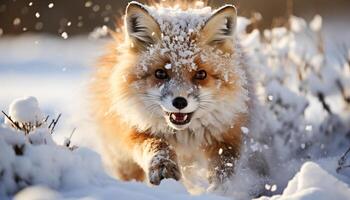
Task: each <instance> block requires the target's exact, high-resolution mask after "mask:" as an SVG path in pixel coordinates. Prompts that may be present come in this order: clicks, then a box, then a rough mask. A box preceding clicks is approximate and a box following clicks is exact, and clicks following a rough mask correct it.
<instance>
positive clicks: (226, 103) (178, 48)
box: [109, 2, 248, 134]
mask: <svg viewBox="0 0 350 200" xmlns="http://www.w3.org/2000/svg"><path fill="white" fill-rule="evenodd" d="M235 23H236V9H235V7H234V6H231V5H226V6H224V7H222V8H220V9H218V10H214V11H213V10H211V8H210V7H203V8H189V9H186V10H182V9H180V8H176V7H166V8H165V7H151V6H145V5H142V4H139V3H137V2H132V3H130V4H129V5H128V7H127V9H126V15H125V27H124V33H125V39H124V43H123V45H121V44H120V45H118V48H117V52H118V62H117V64H116V66H115V69H114V71H113V73H112V75H111V79H110V80H109V81H110V83H111V85H112V87H111V94H112V95H113V102H112V104H113V108H112V110H113V111H116V112H117V113H118V114H119V115H120V116H122V118H123V119H124V120H125V121H126V122H128V123H129V124H130V125H132V126H135V127H136V128H138V129H139V130H142V131H150V132H151V133H157V134H160V133H171V132H172V131H169V130H175V131H176V130H178V131H179V130H186V129H187V130H190V131H193V132H201V131H202V132H204V131H211V132H212V133H215V132H222V131H224V130H225V129H226V128H229V127H230V126H232V122H233V121H234V120H235V117H236V116H237V114H238V113H244V112H246V110H247V105H246V101H247V98H248V97H247V96H248V95H247V89H246V74H245V70H244V69H243V67H242V66H241V58H240V53H239V49H238V48H237V45H236V44H235V39H234V38H235V37H234V32H235Z"/></svg>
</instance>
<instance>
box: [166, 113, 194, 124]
mask: <svg viewBox="0 0 350 200" xmlns="http://www.w3.org/2000/svg"><path fill="white" fill-rule="evenodd" d="M192 114H193V113H171V112H167V115H168V116H169V119H170V122H171V123H173V124H175V125H185V124H187V123H189V122H190V121H191V117H192Z"/></svg>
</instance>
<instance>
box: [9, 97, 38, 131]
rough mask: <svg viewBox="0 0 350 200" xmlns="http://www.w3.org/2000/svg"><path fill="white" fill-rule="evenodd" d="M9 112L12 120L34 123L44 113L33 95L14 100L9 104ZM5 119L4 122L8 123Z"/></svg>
mask: <svg viewBox="0 0 350 200" xmlns="http://www.w3.org/2000/svg"><path fill="white" fill-rule="evenodd" d="M9 114H10V116H11V118H12V120H14V121H16V122H19V123H22V124H25V123H32V124H35V123H37V122H39V121H42V120H43V119H44V114H43V113H42V112H41V110H40V108H39V102H38V100H37V99H36V98H35V97H24V98H19V99H16V100H14V101H13V102H12V103H11V104H10V109H9ZM9 123H10V122H9V120H7V119H6V124H9Z"/></svg>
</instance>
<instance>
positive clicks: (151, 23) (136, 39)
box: [125, 2, 161, 49]
mask: <svg viewBox="0 0 350 200" xmlns="http://www.w3.org/2000/svg"><path fill="white" fill-rule="evenodd" d="M125 26H126V31H127V36H128V39H130V40H131V41H130V42H131V43H130V44H131V47H133V48H137V49H145V48H146V47H147V46H149V45H152V44H155V43H157V42H158V41H159V40H160V35H161V32H160V27H159V24H158V23H157V22H156V20H155V19H154V18H153V17H152V16H151V15H150V14H149V13H148V11H147V9H146V8H145V7H144V6H143V5H142V4H140V3H138V2H131V3H129V5H128V6H127V8H126V16H125Z"/></svg>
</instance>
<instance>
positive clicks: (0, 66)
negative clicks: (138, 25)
mask: <svg viewBox="0 0 350 200" xmlns="http://www.w3.org/2000/svg"><path fill="white" fill-rule="evenodd" d="M127 2H128V1H115V0H113V1H112V0H99V1H91V0H74V1H71V0H56V1H53V0H52V1H50V0H47V1H46V0H40V1H39V0H37V1H30V0H0V81H1V84H0V110H4V111H5V112H8V113H9V112H10V111H9V109H10V108H9V105H10V103H11V102H12V101H13V100H14V99H16V98H19V97H23V96H35V97H36V98H37V99H38V101H39V106H40V108H41V110H42V112H43V113H44V114H45V115H50V116H51V117H52V118H55V117H57V116H58V115H59V113H62V117H61V119H60V122H59V123H58V124H57V127H56V131H55V133H54V134H53V139H54V141H55V143H57V144H59V145H62V144H63V143H64V140H65V138H67V137H69V136H70V134H71V132H72V130H73V129H75V128H76V131H75V133H74V135H73V136H72V138H71V143H72V144H73V145H78V146H79V147H80V148H79V150H78V151H77V152H74V153H70V152H69V151H68V152H67V150H66V149H63V150H62V149H59V150H56V145H55V144H52V146H53V147H52V148H50V147H48V148H45V147H42V146H40V144H41V143H40V142H39V145H38V144H35V145H34V144H28V145H29V146H30V149H32V150H30V152H29V153H28V154H26V155H27V157H26V159H24V158H23V157H19V156H17V155H14V154H13V153H12V154H13V155H12V154H11V156H10V155H9V154H8V152H7V151H6V150H8V148H7V146H8V145H14V144H17V143H18V142H20V143H21V142H23V141H24V140H25V139H23V138H22V139H20V137H21V136H19V139H18V138H17V139H16V140H14V139H11V136H9V135H11V134H18V133H15V132H14V131H13V130H12V129H10V128H8V127H5V125H4V124H3V122H4V119H5V117H4V116H2V115H1V117H0V123H1V124H2V125H1V128H0V182H1V181H3V182H2V183H4V184H0V199H2V198H5V196H8V195H10V196H11V195H13V193H14V192H16V191H17V190H18V189H21V188H24V187H26V186H28V185H29V183H28V182H26V181H25V180H27V179H28V177H31V176H34V178H32V179H34V180H33V181H32V183H34V184H40V185H44V186H45V187H34V188H29V189H27V190H25V191H23V192H21V193H20V194H19V195H18V196H17V198H18V199H38V198H39V197H42V195H44V196H45V195H46V196H47V199H62V198H69V199H81V198H84V197H90V198H92V199H111V198H114V197H115V196H118V197H119V198H120V199H140V198H142V199H164V198H169V193H170V194H171V195H170V196H172V197H171V198H173V199H196V198H197V199H224V198H223V197H219V196H216V195H214V194H203V195H202V196H198V197H193V196H190V195H189V194H188V192H187V191H186V189H184V188H183V186H182V185H181V184H179V183H175V182H173V181H166V182H165V183H164V184H162V185H161V187H160V188H158V187H155V188H148V187H147V186H145V185H142V184H139V183H121V182H118V181H115V180H113V179H112V178H110V177H109V176H108V175H107V174H106V173H105V172H104V170H103V169H102V166H101V165H100V161H99V158H98V155H97V154H95V153H94V152H92V151H91V149H92V150H95V151H97V152H98V149H99V148H98V143H97V142H96V141H97V140H96V138H95V135H94V134H95V133H96V131H95V129H94V123H93V121H91V117H90V116H91V115H92V114H93V113H90V112H89V107H88V104H87V102H88V92H87V88H86V86H87V84H88V82H89V79H90V74H91V72H92V70H93V66H94V62H95V60H96V58H97V57H98V56H99V55H101V54H102V53H103V46H104V44H106V42H107V41H108V39H109V37H108V35H107V28H112V29H113V28H114V18H115V17H116V16H118V13H121V12H122V11H123V8H124V7H125V5H126V4H127ZM232 2H233V3H235V4H236V5H237V6H238V8H239V14H240V15H242V16H244V18H240V19H239V23H238V29H237V33H238V39H239V40H240V41H241V43H242V45H243V47H244V48H245V51H246V53H247V55H248V56H249V57H250V65H252V66H253V68H254V70H255V72H256V79H257V86H258V88H257V93H258V95H259V102H260V104H261V108H259V109H261V110H262V112H261V113H263V114H262V116H258V118H259V119H261V121H257V124H259V127H257V128H256V129H260V131H259V134H256V133H257V131H255V130H254V129H252V130H246V131H245V132H246V135H245V141H246V142H245V149H244V151H245V153H244V156H243V158H242V160H241V161H239V163H238V165H237V175H236V177H235V178H234V179H233V180H232V183H230V185H228V187H229V189H228V190H227V191H225V192H221V193H219V195H224V196H226V197H228V198H229V199H249V198H253V197H255V196H256V195H257V194H264V195H268V196H271V195H276V194H281V193H283V195H282V196H274V197H272V198H271V199H284V198H291V199H307V198H308V199H348V198H350V189H349V184H350V176H349V174H350V169H349V168H347V167H346V166H347V165H349V163H350V162H348V161H347V159H346V157H344V158H345V159H344V163H343V164H341V166H345V168H343V169H340V170H338V172H337V170H336V169H337V168H339V165H340V164H339V163H338V162H339V159H340V157H341V156H342V155H343V154H344V153H345V152H346V150H347V149H348V147H349V144H350V131H349V130H350V51H349V47H350V38H349V35H350V24H349V21H348V19H349V18H350V13H349V12H348V11H349V10H350V2H349V1H347V0H333V1H327V0H308V1H303V0H294V1H292V0H286V1H284V0H269V1H261V0H241V1H211V5H213V6H218V5H222V3H232ZM317 14H320V15H317ZM292 15H295V16H298V17H302V18H298V17H294V16H292ZM39 132H40V131H39ZM9 137H10V139H9ZM43 146H45V145H43ZM84 147H86V148H87V149H85V148H84ZM41 148H42V149H41ZM10 149H11V148H10ZM50 149H51V150H50ZM40 151H45V152H47V154H44V155H42V154H40V153H38V154H37V155H36V152H40ZM48 157H49V158H50V157H55V159H53V160H52V159H49V160H50V161H48V160H45V159H47V158H48ZM40 159H41V161H40ZM33 160H34V161H33ZM38 160H39V161H38ZM66 160H68V161H66ZM257 161H259V162H257ZM308 161H309V162H308ZM47 162H48V163H47ZM252 162H253V164H252ZM72 163H73V164H72ZM91 163H94V165H91V167H85V166H88V165H90V164H91ZM15 166H23V167H19V168H18V167H15ZM247 166H249V167H247ZM36 168H38V169H39V170H37V171H35V172H33V171H31V170H32V169H36ZM6 169H7V170H6ZM9 169H11V170H12V171H11V172H13V173H14V174H16V175H18V177H20V179H18V177H17V179H16V180H21V181H15V182H11V181H10V180H12V179H11V176H12V175H13V174H10V175H9V174H8V175H9V177H10V178H9V179H6V178H5V177H7V178H8V176H6V175H4V174H6V173H8V172H6V173H5V171H8V170H9ZM259 170H260V171H259ZM261 170H263V172H261ZM52 174H56V175H57V176H60V177H63V178H61V179H56V178H57V177H56V178H55V177H54V176H53V175H52ZM262 174H263V175H262ZM35 177H36V178H35ZM32 179H31V180H32ZM6 181H7V182H6ZM288 183H289V184H288ZM287 184H288V186H287ZM46 187H50V188H51V189H54V190H57V191H58V193H56V192H54V191H52V190H50V189H47V188H46ZM286 187H287V188H286ZM285 188H286V189H285ZM37 194H41V196H36V195H37ZM263 199H264V198H263ZM266 199H268V198H267V197H266Z"/></svg>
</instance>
